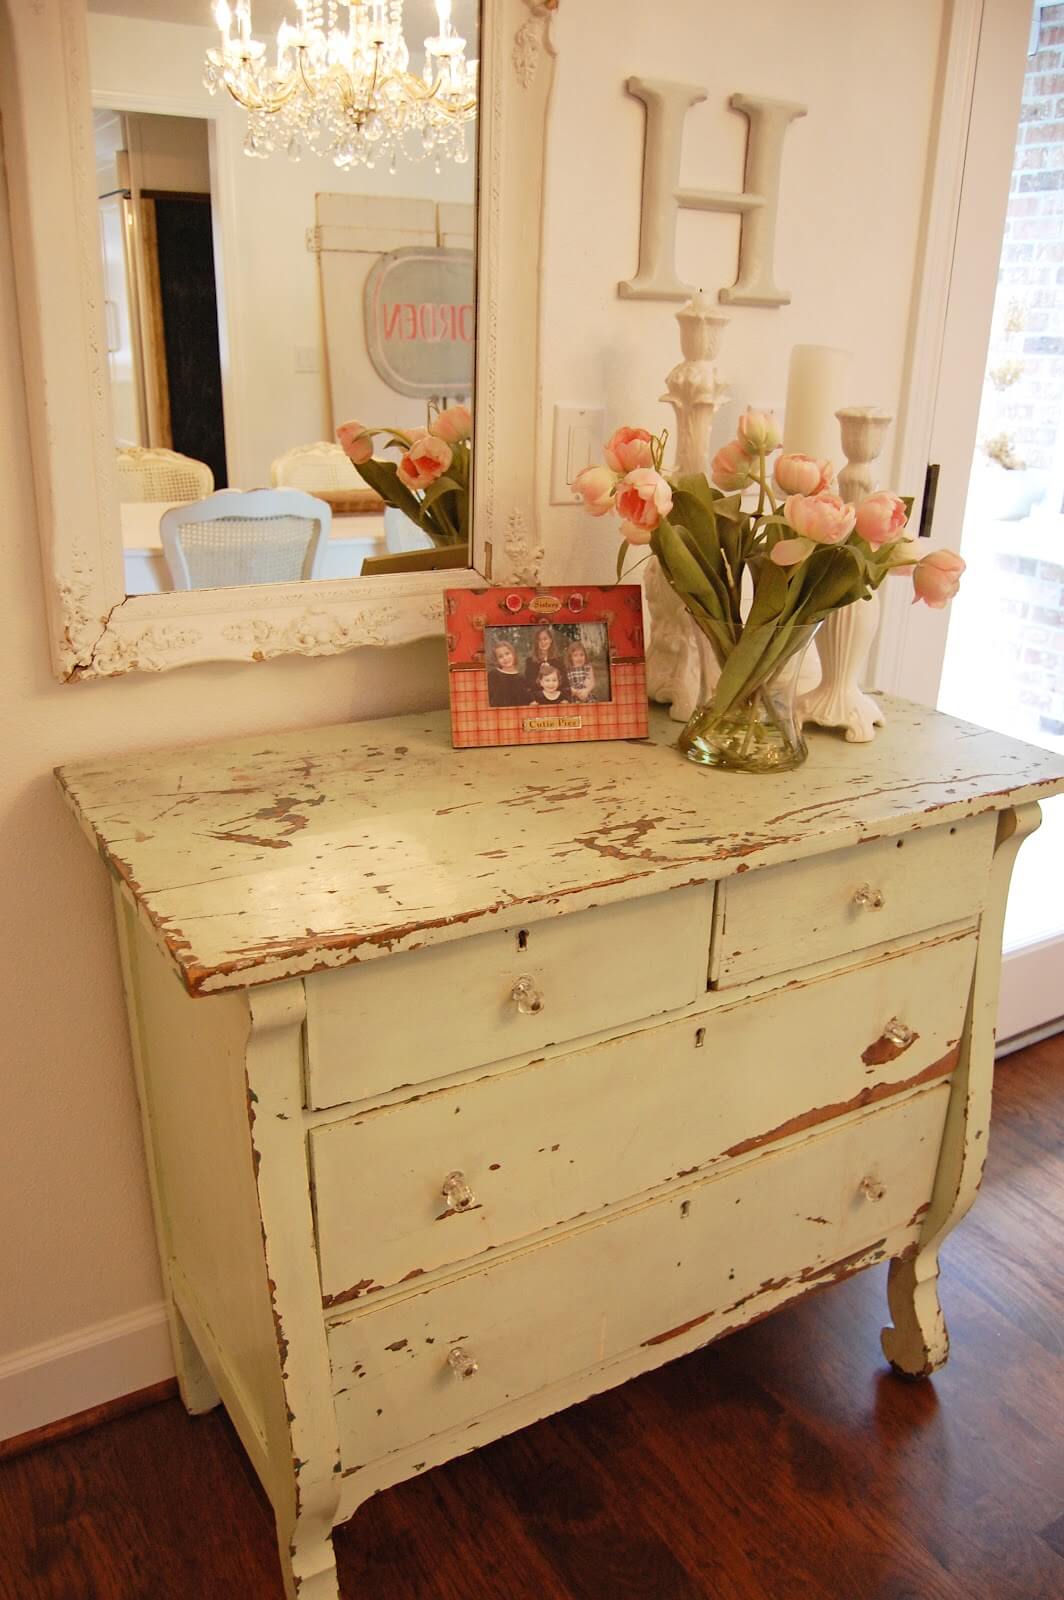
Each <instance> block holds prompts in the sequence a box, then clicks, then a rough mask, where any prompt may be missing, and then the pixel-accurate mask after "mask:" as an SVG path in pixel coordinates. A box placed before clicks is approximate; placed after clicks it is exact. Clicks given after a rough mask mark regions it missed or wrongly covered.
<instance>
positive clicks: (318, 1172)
mask: <svg viewBox="0 0 1064 1600" xmlns="http://www.w3.org/2000/svg"><path fill="white" fill-rule="evenodd" d="M974 958H975V937H974V935H968V936H966V937H963V938H953V939H949V940H944V941H942V942H941V943H939V944H935V945H932V946H929V947H926V948H922V949H919V950H914V951H909V952H907V953H905V954H903V955H895V956H891V957H881V958H879V959H878V960H876V961H873V962H871V963H869V964H868V965H867V966H864V967H860V968H857V969H855V970H852V971H850V972H844V973H837V974H833V975H831V976H830V977H821V978H818V979H817V980H816V981H814V982H811V983H806V984H804V985H801V986H799V987H787V988H781V989H778V990H775V991H773V992H771V993H769V994H765V995H761V996H759V997H757V998H756V999H752V1000H746V1001H743V1002H739V1003H735V1004H731V1005H727V1004H723V1005H721V1006H718V1007H717V1008H715V1009H714V1010H712V1011H709V1012H705V1013H700V1014H696V1015H694V1016H692V1017H689V1018H687V1019H683V1020H677V1021H674V1022H670V1023H666V1024H665V1025H663V1026H660V1027H650V1028H644V1029H642V1030H641V1031H639V1032H636V1033H630V1034H628V1035H626V1036H625V1037H623V1038H620V1039H614V1040H612V1041H610V1042H608V1043H603V1044H598V1045H595V1046H591V1047H589V1048H587V1049H585V1050H577V1051H574V1052H572V1053H570V1054H565V1055H556V1056H554V1057H553V1058H552V1059H551V1060H549V1061H545V1062H541V1063H538V1064H535V1065H532V1066H528V1067H526V1068H524V1069H522V1070H520V1071H517V1072H508V1073H505V1074H502V1075H500V1076H498V1077H496V1078H493V1079H482V1080H480V1081H479V1082H477V1083H472V1084H465V1085H463V1086H461V1087H457V1088H453V1089H447V1090H439V1091H437V1092H435V1093H430V1094H427V1095H425V1096H423V1097H422V1098H420V1099H419V1100H417V1101H414V1102H406V1103H403V1104H400V1105H393V1106H387V1107H383V1108H380V1109H378V1110H375V1111H368V1112H365V1113H363V1114H362V1115H360V1116H357V1117H352V1118H348V1119H345V1120H344V1121H342V1122H334V1123H331V1124H329V1125H327V1126H325V1127H319V1128H315V1129H314V1130H312V1132H311V1134H310V1150H311V1161H312V1165H313V1174H314V1188H315V1211H316V1216H317V1229H318V1247H319V1253H320V1260H321V1280H322V1290H323V1294H324V1296H325V1300H326V1304H334V1303H337V1302H340V1301H344V1300H347V1299H351V1298H354V1297H357V1296H359V1295H362V1294H367V1293H371V1292H373V1291H374V1290H376V1289H381V1288H385V1287H388V1286H390V1285H394V1284H397V1283H399V1282H400V1281H401V1280H403V1279H406V1278H411V1277H416V1276H420V1275H421V1274H422V1273H424V1272H430V1271H433V1270H434V1269H436V1268H438V1267H442V1266H447V1265H450V1264H453V1263H455V1262H458V1261H463V1260H467V1259H468V1258H469V1257H471V1256H475V1255H477V1254H478V1253H479V1252H480V1251H482V1250H486V1249H488V1248H491V1247H496V1246H500V1245H506V1244H510V1243H513V1242H514V1241H516V1240H519V1239H521V1238H522V1237H524V1236H527V1235H529V1234H533V1233H538V1232H540V1231H541V1230H542V1229H544V1228H549V1227H552V1226H553V1225H555V1224H557V1223H559V1222H564V1221H567V1220H570V1219H572V1218H574V1217H577V1216H580V1215H581V1214H583V1213H586V1212H589V1211H597V1210H599V1209H600V1208H601V1207H602V1206H605V1205H608V1204H610V1203H612V1202H614V1201H618V1200H623V1199H625V1198H628V1197H630V1196H633V1195H639V1194H641V1193H642V1192H643V1191H644V1190H646V1189H650V1188H653V1187H655V1186H657V1185H659V1184H662V1183H665V1182H668V1181H674V1180H677V1179H682V1178H684V1177H688V1176H690V1174H691V1173H692V1172H694V1171H695V1170H697V1169H698V1168H699V1167H701V1166H703V1165H704V1164H706V1163H707V1162H709V1161H712V1160H715V1159H717V1158H719V1157H720V1156H722V1155H728V1154H734V1153H741V1152H742V1151H743V1150H745V1149H749V1148H752V1147H755V1146H757V1145H760V1144H766V1143H768V1142H770V1141H771V1140H772V1139H774V1138H780V1137H782V1136H784V1135H786V1134H788V1133H792V1132H795V1131H797V1130H798V1129H800V1128H803V1127H807V1126H812V1125H813V1124H815V1123H818V1122H824V1121H827V1120H829V1119H830V1118H832V1117H837V1116H839V1115H841V1114H842V1113H843V1112H844V1111H846V1110H849V1109H854V1108H856V1107H857V1106H860V1105H866V1104H868V1103H870V1102H871V1101H873V1100H878V1099H880V1098H885V1097H886V1096H888V1095H890V1094H894V1093H897V1092H898V1090H899V1088H900V1087H901V1086H905V1085H911V1084H913V1083H914V1082H919V1081H925V1080H928V1079H930V1078H931V1077H934V1076H942V1075H944V1074H946V1073H948V1072H949V1071H951V1070H952V1067H953V1064H954V1059H955V1048H954V1047H955V1046H956V1043H957V1039H958V1037H959V1035H960V1033H961V1029H962V1026H963V1021H964V1011H965V1007H966V1004H967V999H968V990H969V986H970V982H971V976H972V967H973V962H974ZM892 1022H893V1023H895V1024H900V1025H901V1028H897V1029H895V1033H894V1035H893V1036H892V1035H891V1034H890V1033H888V1032H887V1031H886V1030H887V1029H888V1025H889V1024H891V1023H892ZM904 1030H908V1033H909V1034H911V1036H912V1037H911V1039H909V1040H908V1042H906V1038H907V1034H906V1032H905V1031H904ZM449 1174H455V1175H456V1176H455V1178H454V1179H453V1181H452V1186H451V1204H450V1205H448V1203H447V1200H446V1199H445V1197H444V1195H443V1186H444V1181H445V1179H446V1178H447V1177H448V1175H449ZM459 1180H460V1181H459ZM462 1185H464V1186H465V1187H464V1188H463V1187H462ZM441 1223H445V1224H446V1226H441Z"/></svg>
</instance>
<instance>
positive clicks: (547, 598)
mask: <svg viewBox="0 0 1064 1600" xmlns="http://www.w3.org/2000/svg"><path fill="white" fill-rule="evenodd" d="M444 605H445V615H446V623H447V663H448V681H449V685H450V691H451V737H452V742H453V744H454V746H455V749H459V750H460V749H468V748H471V747H474V746H478V745H506V744H529V745H531V744H580V743H582V742H584V741H585V740H589V739H642V738H645V737H646V733H647V688H646V667H645V662H644V650H643V595H642V590H641V589H640V587H639V585H638V584H636V583H620V584H613V585H611V586H609V587H596V586H593V585H592V586H589V585H587V584H582V585H576V584H564V585H558V586H556V587H553V588H522V587H521V586H520V585H514V586H513V587H511V588H499V589H448V590H446V592H445V595H444Z"/></svg>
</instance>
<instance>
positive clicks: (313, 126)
mask: <svg viewBox="0 0 1064 1600" xmlns="http://www.w3.org/2000/svg"><path fill="white" fill-rule="evenodd" d="M435 5H436V14H437V17H438V19H439V22H438V32H437V34H436V35H435V37H433V38H429V39H426V40H425V60H424V66H423V67H422V71H421V75H420V77H419V76H418V75H417V74H416V73H413V72H411V71H410V70H409V66H410V52H409V50H408V49H407V46H406V40H405V39H404V38H403V0H295V7H296V10H297V12H298V21H296V22H295V23H294V24H292V23H290V22H288V21H285V22H282V23H281V26H280V28H279V29H278V31H277V46H276V55H275V60H274V62H273V64H272V65H271V63H270V62H269V60H268V58H267V47H266V45H265V44H263V43H262V41H261V40H259V39H256V38H255V37H254V35H253V34H252V31H251V30H252V22H251V0H235V5H234V6H232V7H230V5H229V3H228V0H218V3H217V5H216V6H215V11H214V17H215V21H216V22H217V24H218V27H219V28H220V29H221V34H222V38H221V44H220V46H219V48H218V49H216V50H208V52H207V62H206V67H205V69H204V77H203V81H204V84H205V85H206V87H207V88H208V89H209V90H210V92H211V94H215V93H216V92H217V90H218V89H219V88H222V87H224V88H226V89H228V91H229V93H230V94H231V95H232V97H233V99H234V100H236V101H237V102H238V103H239V104H240V105H241V106H243V107H244V109H245V110H246V111H247V113H248V130H247V138H246V139H245V141H244V151H245V153H246V154H247V155H249V156H268V155H270V154H271V153H272V152H273V151H274V150H285V151H287V153H288V155H289V156H290V157H291V158H292V159H293V160H299V158H300V157H301V155H302V154H303V152H304V150H311V151H313V152H314V154H316V155H322V156H331V158H332V160H333V161H334V162H335V163H336V165H337V166H338V167H354V166H366V167H374V166H377V165H379V164H381V163H385V164H387V165H388V166H389V167H390V169H391V171H393V172H394V171H395V167H396V162H397V160H398V158H399V157H400V156H403V157H405V158H406V159H408V160H412V161H418V160H425V159H428V160H430V161H432V162H434V164H435V168H436V171H437V172H438V171H439V170H440V163H441V161H443V160H450V161H455V162H458V163H462V162H465V161H468V159H469V152H468V149H467V146H466V128H467V126H468V124H469V123H470V122H472V121H473V119H474V118H475V117H476V113H477V63H476V61H472V60H470V61H467V60H466V55H465V46H466V42H465V40H464V39H463V38H461V36H460V35H459V34H457V33H456V32H455V31H454V28H453V26H452V24H451V0H435Z"/></svg>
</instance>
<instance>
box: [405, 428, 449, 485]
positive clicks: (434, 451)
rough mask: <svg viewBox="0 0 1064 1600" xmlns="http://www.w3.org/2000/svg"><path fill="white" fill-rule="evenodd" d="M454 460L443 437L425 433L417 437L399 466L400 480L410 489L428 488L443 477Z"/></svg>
mask: <svg viewBox="0 0 1064 1600" xmlns="http://www.w3.org/2000/svg"><path fill="white" fill-rule="evenodd" d="M451 460H452V456H451V447H450V445H449V444H447V443H446V442H445V441H444V440H443V439H437V438H434V437H433V435H432V434H431V433H423V434H422V435H421V437H420V438H419V439H415V440H414V441H413V443H412V444H411V446H410V449H409V450H408V451H407V452H406V455H405V456H403V457H402V458H401V460H400V462H399V465H398V467H397V469H396V470H397V471H398V473H399V482H400V483H402V484H405V486H406V487H407V488H408V489H427V488H428V487H429V485H430V484H433V483H435V482H436V479H437V478H442V477H443V474H444V473H445V472H446V471H447V468H448V467H449V466H450V464H451Z"/></svg>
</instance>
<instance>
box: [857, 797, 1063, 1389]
mask: <svg viewBox="0 0 1064 1600" xmlns="http://www.w3.org/2000/svg"><path fill="white" fill-rule="evenodd" d="M1040 821H1041V813H1040V811H1039V809H1038V807H1037V805H1026V806H1020V807H1019V808H1018V809H1016V810H1009V811H1002V812H1001V813H1000V815H999V816H998V831H997V840H996V843H995V847H994V858H993V863H992V865H991V869H990V884H989V888H988V891H987V898H986V904H985V907H984V910H983V915H982V919H981V924H980V929H979V950H978V954H977V955H976V960H975V973H974V976H973V978H972V992H971V996H970V998H969V1001H968V1014H967V1016H966V1018H965V1022H964V1033H963V1035H962V1037H961V1041H960V1055H959V1057H958V1062H957V1067H956V1069H955V1071H954V1074H953V1084H952V1088H951V1090H950V1098H949V1107H948V1109H947V1111H946V1125H945V1129H944V1131H943V1134H942V1150H941V1153H940V1155H939V1161H938V1171H937V1173H936V1174H935V1187H934V1191H933V1193H932V1196H931V1204H930V1207H929V1210H928V1213H927V1216H926V1218H925V1220H924V1227H923V1232H922V1233H921V1236H920V1241H919V1246H918V1249H917V1252H916V1254H915V1255H913V1256H912V1257H910V1258H906V1259H899V1260H896V1261H892V1262H891V1264H890V1277H889V1279H888V1283H887V1300H888V1303H889V1306H890V1314H891V1317H892V1318H893V1321H894V1326H893V1327H892V1328H884V1330H883V1334H882V1341H881V1342H882V1345H883V1353H884V1355H885V1356H886V1358H887V1360H888V1361H889V1362H890V1364H891V1366H892V1367H893V1368H894V1370H895V1372H897V1373H898V1375H899V1376H900V1377H905V1378H926V1377H929V1376H930V1374H931V1373H932V1372H934V1371H935V1370H936V1368H938V1367H941V1366H942V1365H943V1364H944V1362H945V1361H946V1358H947V1357H948V1355H949V1336H948V1334H947V1332H946V1323H945V1319H944V1318H943V1315H942V1307H941V1306H940V1304H939V1299H938V1252H939V1247H940V1246H941V1244H942V1241H943V1239H945V1237H946V1235H947V1234H948V1233H949V1232H950V1231H951V1230H952V1229H953V1228H954V1227H956V1225H957V1223H958V1222H959V1221H960V1220H961V1218H962V1217H963V1216H964V1214H965V1213H966V1212H967V1210H968V1208H969V1207H970V1206H971V1204H972V1201H973V1200H974V1199H975V1196H976V1193H977V1192H978V1189H979V1185H980V1183H981V1182H982V1178H983V1165H984V1163H985V1161H986V1146H987V1135H988V1133H989V1129H990V1097H991V1090H992V1088H993V1082H994V1024H995V1020H996V1017H997V1006H998V991H999V987H1000V982H1001V936H1002V932H1003V930H1004V925H1005V901H1006V899H1007V898H1008V892H1009V879H1010V877H1011V876H1012V867H1013V862H1014V861H1015V859H1016V852H1017V851H1018V849H1019V848H1020V845H1021V844H1022V843H1023V841H1024V839H1026V838H1027V836H1028V834H1031V833H1033V832H1034V830H1035V829H1036V828H1037V826H1038V824H1039V822H1040Z"/></svg>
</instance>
